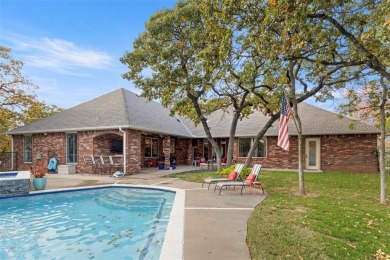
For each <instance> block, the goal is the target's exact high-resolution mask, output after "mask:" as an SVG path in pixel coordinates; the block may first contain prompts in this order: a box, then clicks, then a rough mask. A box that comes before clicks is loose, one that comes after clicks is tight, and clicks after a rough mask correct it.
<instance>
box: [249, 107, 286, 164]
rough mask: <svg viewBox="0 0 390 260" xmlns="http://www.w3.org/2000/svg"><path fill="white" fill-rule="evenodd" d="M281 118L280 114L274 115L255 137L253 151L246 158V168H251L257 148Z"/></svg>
mask: <svg viewBox="0 0 390 260" xmlns="http://www.w3.org/2000/svg"><path fill="white" fill-rule="evenodd" d="M279 117H280V113H279V112H278V113H277V114H274V115H272V116H271V118H270V119H268V121H267V123H266V124H265V125H264V126H263V128H262V129H261V130H260V132H259V133H258V134H257V135H256V137H255V140H254V142H253V145H252V146H251V149H250V150H249V153H248V156H247V157H246V160H245V166H244V167H249V165H250V163H251V161H252V157H253V154H254V152H255V149H256V148H255V147H256V145H255V144H257V143H258V142H259V141H260V139H261V138H263V136H264V134H265V133H266V132H267V131H268V129H269V128H270V127H271V126H272V124H273V123H274V122H275V121H276V120H278V119H279Z"/></svg>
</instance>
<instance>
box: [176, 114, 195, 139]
mask: <svg viewBox="0 0 390 260" xmlns="http://www.w3.org/2000/svg"><path fill="white" fill-rule="evenodd" d="M175 117H176V119H177V120H179V122H180V124H181V125H183V126H184V128H185V129H186V130H187V132H188V133H189V134H190V135H191V136H192V137H196V135H194V134H193V133H192V132H191V130H190V129H188V127H187V126H186V125H185V124H184V122H183V120H181V118H180V116H179V115H177V114H176V113H175Z"/></svg>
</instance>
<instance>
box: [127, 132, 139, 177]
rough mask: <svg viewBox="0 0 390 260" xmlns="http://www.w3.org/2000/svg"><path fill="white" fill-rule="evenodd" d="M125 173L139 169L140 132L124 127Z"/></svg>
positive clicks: (135, 171) (133, 172)
mask: <svg viewBox="0 0 390 260" xmlns="http://www.w3.org/2000/svg"><path fill="white" fill-rule="evenodd" d="M126 137H127V138H126V139H127V140H126V173H127V174H135V173H139V172H140V171H141V165H142V164H141V157H142V156H141V132H139V131H136V130H131V129H126Z"/></svg>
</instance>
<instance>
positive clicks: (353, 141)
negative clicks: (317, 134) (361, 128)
mask: <svg viewBox="0 0 390 260" xmlns="http://www.w3.org/2000/svg"><path fill="white" fill-rule="evenodd" d="M376 149H377V136H376V135H336V136H322V137H321V154H322V157H321V159H322V163H321V166H322V169H323V170H324V171H342V172H378V161H377V157H376V156H375V155H374V151H375V150H376Z"/></svg>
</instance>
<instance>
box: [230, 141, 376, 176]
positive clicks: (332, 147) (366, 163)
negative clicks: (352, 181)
mask: <svg viewBox="0 0 390 260" xmlns="http://www.w3.org/2000/svg"><path fill="white" fill-rule="evenodd" d="M308 137H316V138H320V143H321V157H320V165H321V170H323V171H338V172H368V173H375V172H377V157H376V156H374V155H373V151H374V150H375V149H376V147H377V138H376V135H334V136H308ZM237 140H238V139H237V138H236V140H235V144H234V155H233V157H234V159H236V160H237V162H239V163H244V162H245V159H246V158H239V157H238V146H237V145H238V142H237ZM276 143H277V137H276V136H275V137H267V157H266V158H253V159H252V161H251V165H253V164H255V163H259V164H262V165H263V167H265V168H275V169H298V138H297V137H296V136H292V137H290V152H287V151H285V150H283V149H281V148H280V147H279V146H277V145H276Z"/></svg>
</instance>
